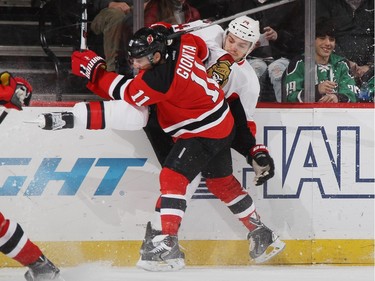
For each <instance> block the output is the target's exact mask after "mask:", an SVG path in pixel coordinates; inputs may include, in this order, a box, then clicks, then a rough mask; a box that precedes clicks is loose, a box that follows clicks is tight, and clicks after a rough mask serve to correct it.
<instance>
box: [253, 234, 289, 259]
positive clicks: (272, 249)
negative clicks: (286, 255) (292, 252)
mask: <svg viewBox="0 0 375 281" xmlns="http://www.w3.org/2000/svg"><path fill="white" fill-rule="evenodd" d="M284 248H285V242H283V241H281V240H280V239H279V238H277V239H276V240H275V241H274V242H273V243H272V244H271V245H269V246H268V247H267V249H266V250H265V251H264V253H263V254H261V255H260V256H259V257H256V258H255V259H253V260H254V261H255V263H263V262H266V261H268V260H270V259H271V258H273V257H274V256H276V255H278V254H279V253H280V252H281V251H282V250H284Z"/></svg>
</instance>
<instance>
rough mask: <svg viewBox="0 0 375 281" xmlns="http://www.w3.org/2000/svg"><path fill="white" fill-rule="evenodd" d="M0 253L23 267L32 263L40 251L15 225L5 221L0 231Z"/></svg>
mask: <svg viewBox="0 0 375 281" xmlns="http://www.w3.org/2000/svg"><path fill="white" fill-rule="evenodd" d="M0 252H2V253H4V254H5V255H6V256H8V257H10V258H12V259H14V260H16V261H18V262H19V263H21V264H22V265H24V266H27V265H29V264H31V263H34V262H35V261H36V260H37V259H38V258H39V257H40V256H41V255H42V251H41V250H40V249H39V247H38V246H36V245H35V244H34V243H32V242H31V241H30V240H29V239H28V237H27V236H26V235H25V233H24V232H23V229H22V228H21V226H20V225H19V224H17V223H13V222H10V221H9V220H5V223H3V224H2V227H1V231H0Z"/></svg>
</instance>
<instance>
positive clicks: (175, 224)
mask: <svg viewBox="0 0 375 281" xmlns="http://www.w3.org/2000/svg"><path fill="white" fill-rule="evenodd" d="M188 184H189V181H188V179H187V178H186V177H185V176H183V175H182V174H180V173H177V172H175V171H173V170H171V169H168V168H163V169H162V170H161V173H160V191H161V194H162V195H161V202H160V214H161V226H162V232H163V234H169V235H177V232H178V229H179V227H180V223H181V221H182V217H183V215H184V213H185V210H186V199H185V193H186V187H187V185H188Z"/></svg>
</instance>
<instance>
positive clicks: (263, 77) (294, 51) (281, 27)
mask: <svg viewBox="0 0 375 281" xmlns="http://www.w3.org/2000/svg"><path fill="white" fill-rule="evenodd" d="M256 2H261V3H262V5H263V4H270V3H273V2H278V0H269V1H256ZM259 6H260V5H259ZM254 17H255V18H257V19H258V20H259V21H260V23H261V30H263V34H262V36H261V40H260V42H259V47H258V48H257V49H255V50H254V51H253V52H252V53H251V55H250V57H248V61H249V63H250V65H251V66H252V67H253V68H254V70H255V72H256V73H257V76H258V78H259V80H260V85H261V96H260V100H261V101H272V100H276V101H277V102H281V92H282V91H281V88H282V81H281V79H282V75H283V73H284V71H285V69H286V68H287V67H288V64H289V62H290V60H291V59H292V58H293V57H295V56H297V55H298V54H301V53H302V52H303V50H304V1H301V0H298V1H295V2H291V3H287V4H284V5H282V6H279V7H277V8H272V9H268V10H265V11H263V12H261V13H258V14H255V15H254ZM269 84H271V85H272V90H271V91H268V88H269V87H268V85H269ZM268 92H271V93H273V94H274V98H272V97H268V96H267V93H268Z"/></svg>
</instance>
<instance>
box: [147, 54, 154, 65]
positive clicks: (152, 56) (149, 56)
mask: <svg viewBox="0 0 375 281" xmlns="http://www.w3.org/2000/svg"><path fill="white" fill-rule="evenodd" d="M147 59H148V61H149V62H150V63H151V65H152V66H154V65H155V63H154V54H148V55H147Z"/></svg>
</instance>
